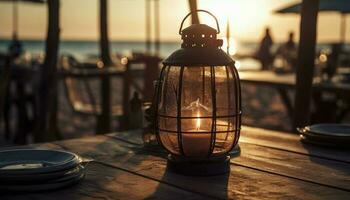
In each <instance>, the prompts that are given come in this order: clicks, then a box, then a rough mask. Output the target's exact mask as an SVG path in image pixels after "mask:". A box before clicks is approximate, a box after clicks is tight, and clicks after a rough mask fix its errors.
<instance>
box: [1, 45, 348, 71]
mask: <svg viewBox="0 0 350 200" xmlns="http://www.w3.org/2000/svg"><path fill="white" fill-rule="evenodd" d="M9 43H10V40H5V39H0V53H4V52H6V51H7V48H8V45H9ZM225 43H226V42H225V41H224V46H225ZM230 43H231V50H232V52H233V54H241V55H242V54H243V55H248V54H252V53H254V52H255V51H256V49H257V47H258V43H251V42H237V41H234V40H233V41H230ZM22 44H23V48H24V51H25V52H27V53H30V54H32V55H40V54H43V52H44V51H45V42H44V41H43V40H22ZM279 45H280V44H278V43H277V44H274V46H273V49H277V47H278V46H279ZM224 46H223V49H226V47H224ZM110 48H111V50H110V51H111V53H113V54H116V53H117V54H122V55H130V54H131V53H132V52H139V53H142V52H145V51H146V44H145V42H139V41H111V42H110ZM179 48H180V42H161V44H160V56H161V57H163V58H166V57H167V56H168V55H170V54H171V53H172V52H174V51H175V50H176V49H179ZM345 48H346V49H347V50H350V45H349V44H347V45H346V46H345ZM321 49H322V50H329V49H330V45H327V44H318V46H317V50H318V51H319V50H321ZM59 51H60V54H71V55H74V56H75V57H76V58H77V59H78V60H80V61H83V60H84V59H87V58H89V57H94V56H97V55H98V54H99V44H98V42H97V41H75V40H69V41H68V40H65V41H61V42H60V46H59ZM230 52H231V51H230ZM237 64H239V65H240V67H241V68H246V69H248V68H249V69H256V68H259V67H260V65H259V63H258V62H257V61H256V60H253V59H244V60H239V61H238V63H237Z"/></svg>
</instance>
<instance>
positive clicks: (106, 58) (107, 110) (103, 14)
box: [96, 0, 112, 134]
mask: <svg viewBox="0 0 350 200" xmlns="http://www.w3.org/2000/svg"><path fill="white" fill-rule="evenodd" d="M100 48H101V59H102V62H103V63H104V66H103V67H109V66H110V65H111V64H112V61H111V58H110V55H109V43H108V30H107V0H100ZM100 88H101V114H100V115H98V116H97V125H96V133H97V134H104V133H108V132H111V106H110V105H111V93H110V80H109V76H108V74H104V75H102V77H101V87H100Z"/></svg>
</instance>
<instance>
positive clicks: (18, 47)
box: [8, 33, 23, 58]
mask: <svg viewBox="0 0 350 200" xmlns="http://www.w3.org/2000/svg"><path fill="white" fill-rule="evenodd" d="M22 52H23V48H22V43H21V42H20V41H19V40H18V38H17V34H16V33H14V34H13V37H12V41H11V43H10V45H9V47H8V53H9V55H10V56H11V57H12V58H17V57H18V56H20V55H21V54H22Z"/></svg>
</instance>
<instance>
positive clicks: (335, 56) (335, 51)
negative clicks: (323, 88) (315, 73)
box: [323, 43, 341, 80]
mask: <svg viewBox="0 0 350 200" xmlns="http://www.w3.org/2000/svg"><path fill="white" fill-rule="evenodd" d="M331 48H332V53H331V54H330V55H329V56H328V59H327V65H326V67H325V69H323V72H324V73H325V74H326V75H327V79H328V80H331V79H332V78H333V76H334V75H335V74H336V72H337V67H338V60H339V54H340V51H341V45H340V44H337V43H334V44H332V46H331Z"/></svg>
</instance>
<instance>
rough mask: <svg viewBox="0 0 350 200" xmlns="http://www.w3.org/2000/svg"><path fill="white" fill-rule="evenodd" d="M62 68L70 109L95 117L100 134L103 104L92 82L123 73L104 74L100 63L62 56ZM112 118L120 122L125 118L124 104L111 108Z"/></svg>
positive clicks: (111, 71)
mask: <svg viewBox="0 0 350 200" xmlns="http://www.w3.org/2000/svg"><path fill="white" fill-rule="evenodd" d="M60 66H61V75H62V76H63V82H64V88H65V93H66V96H67V100H68V102H69V105H70V107H71V108H72V110H73V111H74V112H76V113H79V114H83V115H93V116H95V117H96V122H97V127H96V131H97V132H99V130H98V129H99V123H100V122H101V119H100V118H101V115H102V109H101V108H102V105H101V104H102V103H98V101H97V98H96V95H95V94H94V89H93V88H92V87H93V86H92V85H91V82H92V81H94V79H95V80H96V79H97V80H99V81H101V79H102V78H103V77H104V76H108V77H109V78H111V77H113V76H121V75H122V73H121V72H119V71H115V70H110V71H107V72H102V71H103V70H101V69H99V63H97V64H88V63H85V64H84V63H79V62H77V60H76V59H74V57H72V56H62V57H61V59H60ZM95 91H96V90H95ZM111 116H112V118H117V119H118V120H120V119H121V117H122V116H123V108H122V104H118V105H112V106H111Z"/></svg>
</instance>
